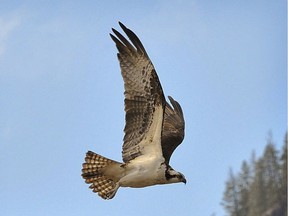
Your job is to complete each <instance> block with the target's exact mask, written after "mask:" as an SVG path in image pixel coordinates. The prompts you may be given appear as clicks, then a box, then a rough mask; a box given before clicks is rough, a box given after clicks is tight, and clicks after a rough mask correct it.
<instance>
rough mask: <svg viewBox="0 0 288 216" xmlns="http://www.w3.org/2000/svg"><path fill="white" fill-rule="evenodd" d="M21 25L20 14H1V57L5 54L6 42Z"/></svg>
mask: <svg viewBox="0 0 288 216" xmlns="http://www.w3.org/2000/svg"><path fill="white" fill-rule="evenodd" d="M19 25H20V18H19V16H16V15H14V16H9V17H1V16H0V57H1V56H2V55H3V54H4V52H5V50H6V42H7V40H8V39H9V36H10V35H11V33H12V32H13V30H15V29H16V28H17V27H18V26H19Z"/></svg>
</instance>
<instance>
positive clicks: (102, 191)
mask: <svg viewBox="0 0 288 216" xmlns="http://www.w3.org/2000/svg"><path fill="white" fill-rule="evenodd" d="M119 25H120V27H121V28H122V30H123V31H124V32H125V34H126V35H127V36H128V39H129V40H130V42H129V40H128V39H127V38H125V37H124V36H123V35H122V34H121V33H119V32H118V31H117V30H115V29H113V28H112V31H113V33H114V35H113V34H110V36H111V38H112V40H113V41H114V42H115V44H116V47H117V49H118V54H117V57H118V60H119V62H120V68H121V74H122V77H123V80H124V89H125V92H124V95H125V100H124V103H125V112H126V114H125V121H126V124H125V128H124V132H125V135H124V138H123V146H122V159H123V163H121V162H117V161H114V160H111V159H108V158H106V157H103V156H101V155H99V154H96V153H94V152H92V151H88V152H87V153H86V157H85V162H84V163H83V165H82V166H83V168H82V177H83V178H84V179H85V182H86V183H87V184H90V187H89V188H91V189H92V190H93V192H95V193H98V195H99V196H100V197H102V198H103V199H112V198H113V197H114V196H115V194H116V192H117V190H118V188H119V187H131V188H141V187H146V186H151V185H157V184H170V183H177V182H183V183H185V184H186V179H185V177H184V175H183V174H182V173H180V172H177V171H176V170H174V169H173V168H172V167H171V166H170V165H169V161H170V157H171V155H172V153H173V151H174V150H175V149H176V148H177V147H178V146H179V145H180V144H181V142H182V141H183V139H184V127H185V122H184V116H183V112H182V109H181V106H180V104H179V103H178V102H177V101H175V100H174V99H173V98H172V97H170V96H168V98H169V100H170V103H171V105H172V106H171V105H170V104H169V103H168V102H167V101H166V100H165V97H164V93H163V89H162V87H161V84H160V81H159V78H158V76H157V73H156V71H155V68H154V66H153V64H152V62H151V60H150V58H149V57H148V54H147V53H146V51H145V49H144V46H143V45H142V43H141V41H140V40H139V38H138V37H137V36H136V34H135V33H134V32H132V31H131V30H130V29H128V28H127V27H126V26H124V25H123V24H122V23H121V22H119Z"/></svg>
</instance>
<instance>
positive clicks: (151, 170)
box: [119, 156, 165, 188]
mask: <svg viewBox="0 0 288 216" xmlns="http://www.w3.org/2000/svg"><path fill="white" fill-rule="evenodd" d="M163 162H164V160H162V159H161V160H159V159H157V160H156V159H153V158H151V159H150V160H147V158H146V159H144V158H141V156H140V157H139V159H138V160H135V161H133V162H132V163H129V164H127V167H126V175H125V176H124V177H123V178H121V179H120V181H119V184H120V186H122V187H132V188H139V187H147V186H151V185H155V184H161V183H162V182H163V181H164V178H165V168H164V166H163Z"/></svg>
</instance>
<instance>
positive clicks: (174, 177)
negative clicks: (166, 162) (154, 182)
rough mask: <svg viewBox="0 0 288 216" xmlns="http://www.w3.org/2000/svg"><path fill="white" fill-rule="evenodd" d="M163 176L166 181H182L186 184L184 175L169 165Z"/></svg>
mask: <svg viewBox="0 0 288 216" xmlns="http://www.w3.org/2000/svg"><path fill="white" fill-rule="evenodd" d="M165 178H166V180H167V182H168V183H177V182H183V183H185V184H186V179H185V176H184V175H183V174H182V173H180V172H177V171H175V170H174V169H173V168H172V167H171V166H167V169H166V171H165Z"/></svg>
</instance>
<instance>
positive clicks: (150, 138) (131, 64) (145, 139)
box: [110, 22, 166, 163]
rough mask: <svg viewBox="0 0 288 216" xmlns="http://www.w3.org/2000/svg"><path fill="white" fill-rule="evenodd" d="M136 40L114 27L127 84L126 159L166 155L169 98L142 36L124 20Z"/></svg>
mask: <svg viewBox="0 0 288 216" xmlns="http://www.w3.org/2000/svg"><path fill="white" fill-rule="evenodd" d="M119 24H120V26H121V28H122V29H123V31H124V32H125V33H126V35H127V36H128V38H129V39H130V41H131V42H132V44H131V43H130V42H129V41H128V40H127V39H126V38H125V37H124V36H123V35H122V34H120V33H119V32H118V31H116V30H115V29H112V31H113V32H114V34H115V36H116V37H115V36H114V35H112V34H110V35H111V38H112V39H113V41H114V42H115V44H116V47H117V49H118V54H117V56H118V60H119V62H120V67H121V74H122V77H123V80H124V88H125V92H124V95H125V111H126V115H125V120H126V125H125V128H124V132H125V135H124V139H123V141H124V143H123V146H122V150H123V151H122V158H123V161H124V162H125V163H126V162H128V161H130V160H133V159H134V158H136V157H138V156H140V155H149V156H152V155H155V156H156V157H163V155H162V148H161V140H160V139H161V130H162V124H163V116H164V109H165V104H166V101H165V98H164V94H163V90H162V87H161V84H160V82H159V79H158V76H157V74H156V71H155V68H154V66H153V64H152V62H151V61H150V59H149V57H148V55H147V53H146V51H145V49H144V47H143V45H142V43H141V41H140V40H139V38H138V37H137V36H136V35H135V34H134V33H133V32H132V31H131V30H130V29H128V28H126V27H125V26H124V25H123V24H122V23H120V22H119Z"/></svg>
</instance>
